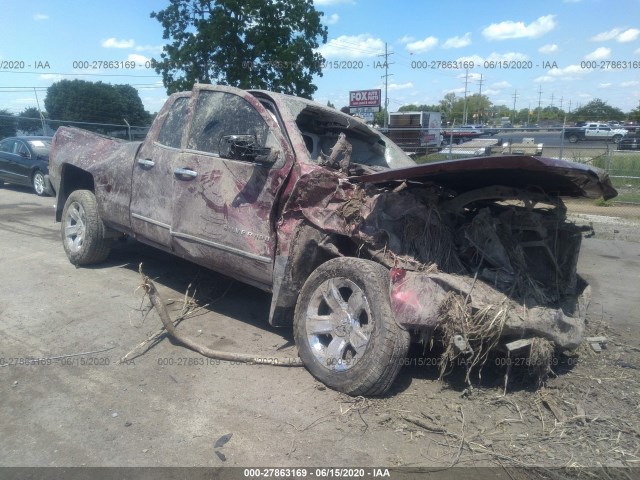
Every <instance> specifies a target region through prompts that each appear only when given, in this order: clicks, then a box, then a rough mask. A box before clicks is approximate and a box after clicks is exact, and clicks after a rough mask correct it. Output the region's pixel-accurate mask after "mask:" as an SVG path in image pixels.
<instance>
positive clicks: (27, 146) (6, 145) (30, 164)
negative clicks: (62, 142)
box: [0, 137, 52, 196]
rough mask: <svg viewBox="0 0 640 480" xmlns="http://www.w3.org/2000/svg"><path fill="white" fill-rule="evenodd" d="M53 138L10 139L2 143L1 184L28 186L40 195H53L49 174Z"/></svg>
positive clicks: (0, 148)
mask: <svg viewBox="0 0 640 480" xmlns="http://www.w3.org/2000/svg"><path fill="white" fill-rule="evenodd" d="M51 138H52V137H9V138H5V139H4V140H2V141H1V142H0V183H2V182H7V183H13V184H15V185H28V186H31V187H33V190H34V191H35V192H36V194H38V195H41V196H43V195H49V194H51V193H52V192H51V190H50V187H48V185H47V183H46V182H45V175H48V173H49V150H50V149H51Z"/></svg>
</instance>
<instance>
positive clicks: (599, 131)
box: [564, 122, 628, 143]
mask: <svg viewBox="0 0 640 480" xmlns="http://www.w3.org/2000/svg"><path fill="white" fill-rule="evenodd" d="M627 133H628V131H627V130H625V129H624V128H612V127H610V126H609V125H607V124H606V123H597V122H590V123H587V124H585V125H583V126H581V127H570V128H566V129H565V131H564V138H566V139H567V140H569V142H571V143H576V142H577V141H578V140H605V141H611V142H613V143H618V142H620V140H622V137H624V136H625V135H626V134H627Z"/></svg>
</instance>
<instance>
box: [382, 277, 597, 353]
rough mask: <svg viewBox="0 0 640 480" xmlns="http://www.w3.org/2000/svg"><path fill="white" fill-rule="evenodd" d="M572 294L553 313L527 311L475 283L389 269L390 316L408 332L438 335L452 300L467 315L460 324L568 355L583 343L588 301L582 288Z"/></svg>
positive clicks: (536, 308) (587, 293)
mask: <svg viewBox="0 0 640 480" xmlns="http://www.w3.org/2000/svg"><path fill="white" fill-rule="evenodd" d="M576 290H578V292H577V293H576V294H575V295H571V296H565V297H564V298H563V300H562V302H561V305H559V306H558V307H557V308H555V307H549V306H540V305H527V304H526V303H521V302H517V301H515V300H513V299H511V298H509V297H507V296H506V295H505V294H504V293H502V292H500V291H498V290H496V289H495V288H493V287H491V286H490V285H488V284H487V283H485V282H483V281H481V280H478V279H475V280H474V279H473V278H469V277H464V276H458V275H451V274H447V273H440V272H438V273H424V272H412V271H408V270H404V269H401V268H393V269H391V290H390V293H391V305H392V310H393V313H394V315H395V319H396V321H397V322H398V324H400V325H402V326H403V327H405V328H407V329H415V330H420V329H428V330H432V331H433V330H435V329H437V328H438V327H440V326H441V325H442V323H443V322H446V321H447V320H448V318H449V317H448V312H447V309H448V308H451V302H452V300H453V301H455V302H457V304H458V306H459V307H462V310H463V311H465V312H467V314H466V315H463V317H464V319H463V321H464V322H469V323H473V322H484V323H487V322H494V323H496V324H498V323H499V326H498V327H497V328H498V334H499V336H500V337H501V338H503V339H504V340H506V341H510V340H516V339H527V338H534V337H541V338H545V339H547V340H550V341H552V342H553V343H554V344H555V345H556V346H557V347H560V348H563V349H570V350H571V349H575V348H577V347H578V346H579V345H580V343H581V342H582V339H583V335H584V325H585V315H586V309H587V306H588V304H589V300H590V297H591V289H590V287H589V286H588V285H586V283H585V284H581V285H580V286H579V287H578V288H577V289H576ZM468 330H470V331H473V330H474V329H473V328H468ZM494 331H495V330H494ZM471 340H473V339H471Z"/></svg>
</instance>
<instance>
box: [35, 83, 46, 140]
mask: <svg viewBox="0 0 640 480" xmlns="http://www.w3.org/2000/svg"><path fill="white" fill-rule="evenodd" d="M33 93H34V94H35V96H36V105H37V106H38V113H39V114H40V123H42V135H46V134H47V131H46V130H45V124H44V115H42V110H40V100H38V91H37V90H36V88H35V87H33Z"/></svg>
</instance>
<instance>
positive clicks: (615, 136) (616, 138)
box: [611, 135, 622, 143]
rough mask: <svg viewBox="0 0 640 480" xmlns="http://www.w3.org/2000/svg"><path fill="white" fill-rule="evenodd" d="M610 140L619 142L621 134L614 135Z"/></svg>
mask: <svg viewBox="0 0 640 480" xmlns="http://www.w3.org/2000/svg"><path fill="white" fill-rule="evenodd" d="M611 140H612V141H613V143H620V140H622V135H614V136H613V138H612V139H611Z"/></svg>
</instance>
